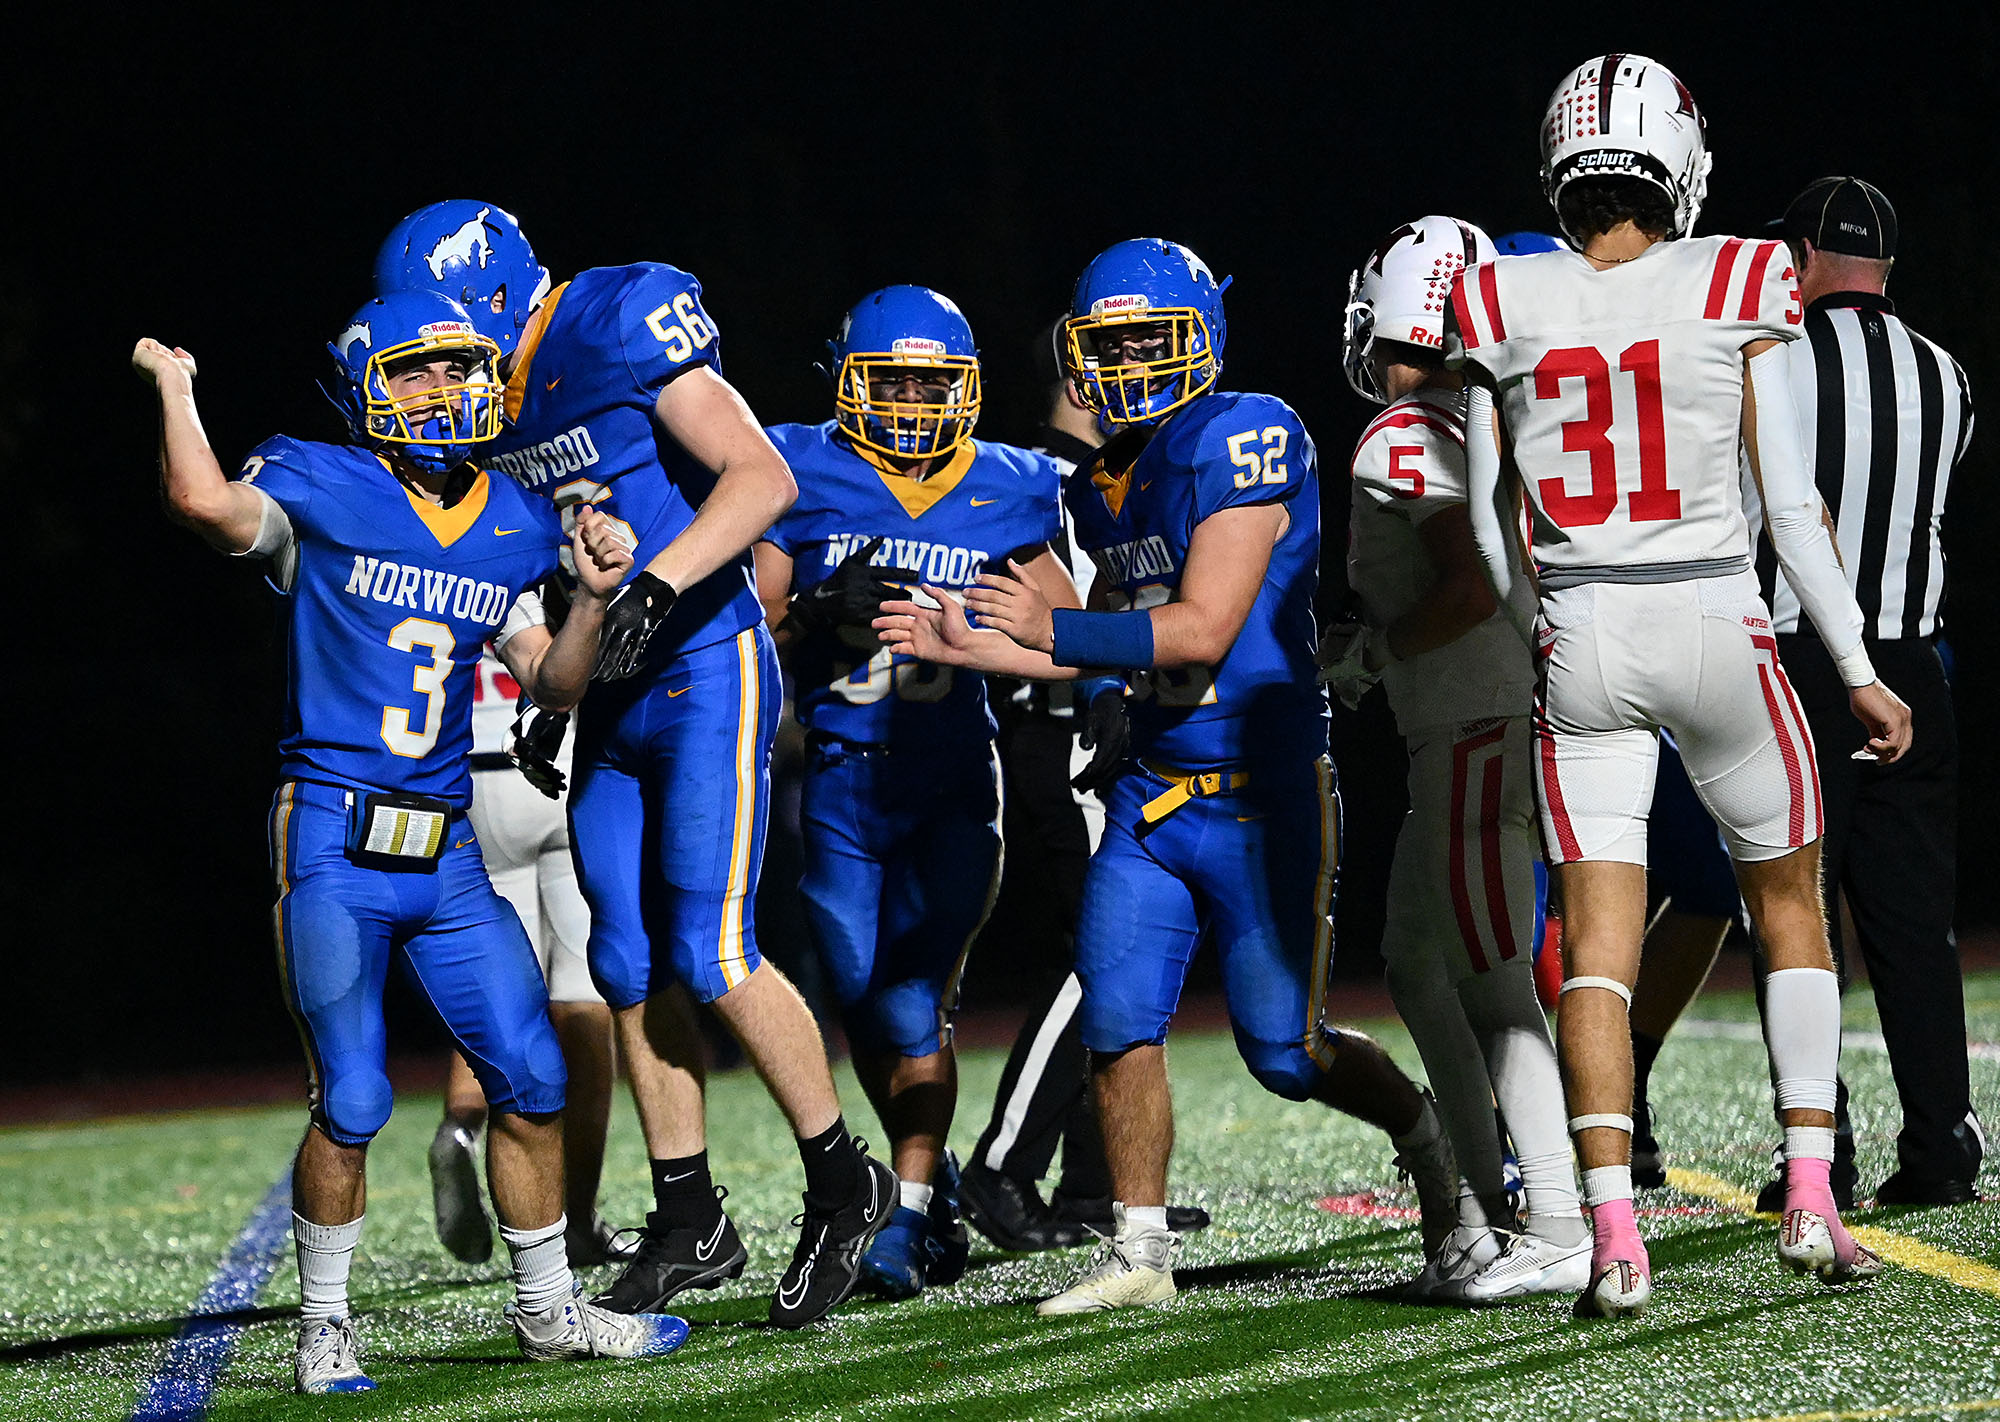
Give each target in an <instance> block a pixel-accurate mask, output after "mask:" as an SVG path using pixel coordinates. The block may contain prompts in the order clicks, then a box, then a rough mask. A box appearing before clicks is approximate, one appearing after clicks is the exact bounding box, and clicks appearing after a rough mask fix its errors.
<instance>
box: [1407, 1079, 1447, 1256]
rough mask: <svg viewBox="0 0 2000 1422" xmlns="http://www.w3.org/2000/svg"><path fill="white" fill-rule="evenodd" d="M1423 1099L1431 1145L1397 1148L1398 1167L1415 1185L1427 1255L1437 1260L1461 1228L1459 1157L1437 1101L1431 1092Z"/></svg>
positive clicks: (1426, 1093) (1425, 1254)
mask: <svg viewBox="0 0 2000 1422" xmlns="http://www.w3.org/2000/svg"><path fill="white" fill-rule="evenodd" d="M1423 1098H1424V1115H1426V1116H1429V1117H1430V1119H1431V1129H1432V1135H1431V1140H1430V1144H1428V1145H1421V1146H1411V1147H1409V1148H1408V1149H1405V1150H1399V1151H1397V1152H1396V1168H1397V1169H1398V1170H1400V1171H1402V1172H1403V1173H1404V1174H1405V1175H1407V1176H1409V1177H1410V1183H1411V1184H1412V1185H1414V1186H1416V1189H1417V1207H1418V1209H1419V1210H1420V1211H1421V1212H1422V1214H1423V1232H1424V1257H1425V1258H1426V1259H1435V1258H1437V1256H1438V1251H1439V1250H1441V1249H1443V1248H1444V1242H1445V1240H1446V1239H1447V1238H1449V1237H1450V1235H1451V1232H1452V1231H1453V1230H1454V1229H1456V1228H1458V1159H1457V1157H1456V1156H1454V1155H1453V1154H1452V1151H1451V1137H1449V1136H1447V1135H1446V1134H1445V1133H1444V1126H1443V1124H1442V1123H1441V1122H1440V1121H1439V1120H1438V1114H1437V1102H1436V1101H1435V1100H1434V1099H1432V1097H1431V1094H1430V1092H1428V1091H1426V1092H1424V1093H1423ZM1419 1124H1421V1118H1420V1120H1419Z"/></svg>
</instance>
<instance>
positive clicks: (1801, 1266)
mask: <svg viewBox="0 0 2000 1422" xmlns="http://www.w3.org/2000/svg"><path fill="white" fill-rule="evenodd" d="M1851 1242H1852V1243H1853V1245H1854V1255H1853V1257H1852V1258H1850V1259H1845V1260H1843V1259H1842V1258H1841V1257H1840V1249H1839V1246H1838V1245H1837V1244H1836V1243H1835V1242H1834V1237H1833V1227H1832V1226H1831V1225H1829V1224H1828V1223H1827V1222H1826V1219H1825V1218H1824V1217H1823V1216H1821V1215H1820V1214H1818V1213H1817V1212H1815V1211H1813V1210H1787V1211H1785V1218H1784V1221H1783V1222H1782V1223H1781V1224H1780V1225H1779V1226H1778V1258H1779V1260H1780V1261H1781V1262H1782V1263H1783V1264H1784V1265H1785V1267H1786V1268H1788V1269H1790V1270H1792V1272H1794V1273H1796V1274H1814V1275H1817V1276H1818V1278H1819V1280H1820V1282H1821V1283H1825V1284H1846V1283H1852V1282H1853V1281H1855V1280H1857V1279H1872V1278H1874V1277H1875V1276H1876V1275H1877V1274H1879V1273H1881V1272H1882V1268H1883V1264H1882V1256H1881V1255H1879V1254H1877V1253H1876V1252H1875V1251H1874V1250H1872V1249H1870V1248H1869V1247H1868V1246H1867V1245H1865V1244H1863V1243H1861V1241H1859V1240H1852V1241H1851Z"/></svg>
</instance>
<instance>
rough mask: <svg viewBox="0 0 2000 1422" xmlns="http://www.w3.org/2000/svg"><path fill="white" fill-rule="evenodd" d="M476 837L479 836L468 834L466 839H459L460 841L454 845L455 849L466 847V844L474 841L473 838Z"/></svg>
mask: <svg viewBox="0 0 2000 1422" xmlns="http://www.w3.org/2000/svg"><path fill="white" fill-rule="evenodd" d="M475 838H477V836H476V835H468V836H466V837H465V838H464V839H461V840H459V841H458V842H457V843H456V844H454V845H452V848H453V849H463V848H465V846H466V845H468V844H470V843H472V841H473V840H474V839H475Z"/></svg>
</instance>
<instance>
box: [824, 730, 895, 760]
mask: <svg viewBox="0 0 2000 1422" xmlns="http://www.w3.org/2000/svg"><path fill="white" fill-rule="evenodd" d="M806 749H807V750H809V751H818V752H820V753H822V754H824V755H831V756H849V755H887V754H889V751H890V749H891V747H890V745H889V743H888V742H887V741H850V740H848V739H846V738H845V737H843V736H835V735H829V734H828V733H827V732H825V731H807V732H806Z"/></svg>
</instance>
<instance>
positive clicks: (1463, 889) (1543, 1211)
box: [1324, 216, 1590, 1303]
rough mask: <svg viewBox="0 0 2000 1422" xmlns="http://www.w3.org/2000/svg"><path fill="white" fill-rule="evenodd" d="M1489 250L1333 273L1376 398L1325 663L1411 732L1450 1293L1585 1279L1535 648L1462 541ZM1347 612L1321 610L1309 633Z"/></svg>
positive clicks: (1389, 935)
mask: <svg viewBox="0 0 2000 1422" xmlns="http://www.w3.org/2000/svg"><path fill="white" fill-rule="evenodd" d="M1494 255H1495V253H1494V250H1493V243H1492V242H1491V241H1489V240H1488V239H1487V236H1486V234H1485V233H1484V232H1481V231H1480V230H1479V229H1478V228H1476V227H1473V226H1471V225H1470V224H1468V223H1465V222H1461V221H1458V220H1457V219H1456V218H1451V217H1435V216H1434V217H1421V218H1418V219H1417V220H1416V221H1415V222H1413V223H1406V224H1405V225H1403V226H1401V227H1399V228H1397V229H1396V230H1395V231H1394V232H1392V233H1390V234H1389V235H1388V236H1387V237H1385V238H1384V239H1383V240H1382V241H1381V243H1380V244H1379V245H1378V246H1377V247H1376V248H1375V250H1374V251H1373V252H1372V253H1370V254H1369V257H1368V260H1367V261H1365V262H1364V263H1363V264H1362V265H1361V267H1360V269H1359V270H1357V271H1356V272H1355V273H1354V275H1353V278H1352V280H1351V281H1350V283H1349V292H1350V295H1349V300H1348V308H1347V323H1346V345H1345V364H1346V368H1347V378H1348V383H1349V384H1351V385H1352V386H1353V387H1354V389H1355V391H1356V392H1357V393H1358V394H1360V395H1362V396H1363V397H1364V398H1366V399H1370V400H1373V401H1375V402H1376V403H1378V404H1383V405H1387V406H1388V409H1387V410H1385V411H1384V412H1383V413H1382V415H1381V416H1380V417H1378V418H1377V419H1376V420H1375V421H1374V423H1372V424H1371V425H1369V427H1368V429H1367V431H1366V432H1365V433H1364V434H1363V435H1362V436H1361V442H1360V444H1359V445H1358V446H1357V447H1356V448H1355V451H1354V459H1353V463H1352V465H1351V469H1352V474H1353V483H1352V490H1353V518H1352V521H1351V523H1350V524H1349V534H1348V547H1347V571H1348V582H1349V583H1350V585H1351V586H1352V587H1353V588H1354V590H1355V592H1356V593H1357V594H1359V596H1360V598H1361V602H1362V606H1363V610H1364V613H1365V618H1364V621H1363V623H1362V625H1361V626H1360V628H1359V630H1358V632H1354V633H1353V635H1352V636H1351V638H1349V639H1348V640H1346V641H1345V645H1344V646H1342V647H1340V648H1339V650H1340V656H1339V659H1338V660H1337V661H1335V662H1334V663H1333V664H1332V665H1330V666H1328V667H1327V669H1326V675H1327V677H1328V679H1329V680H1330V681H1331V682H1332V683H1333V685H1334V690H1335V692H1336V693H1337V694H1339V695H1341V696H1342V698H1343V699H1344V700H1350V701H1351V700H1352V699H1353V692H1354V689H1355V687H1356V685H1357V684H1358V683H1359V682H1361V681H1362V680H1364V679H1367V680H1372V679H1373V678H1374V677H1375V676H1376V675H1377V674H1379V676H1380V678H1381V680H1382V681H1383V683H1384V684H1385V686H1386V688H1387V690H1388V693H1389V704H1390V706H1391V707H1392V708H1393V709H1394V711H1395V713H1396V725H1397V728H1398V729H1399V730H1400V731H1401V732H1402V733H1403V737H1404V739H1405V741H1406V742H1407V743H1408V746H1409V753H1410V772H1409V792H1410V813H1409V816H1408V818H1407V819H1406V820H1405V821H1404V823H1403V827H1402V831H1401V833H1400V834H1399V835H1398V836H1397V840H1396V859H1395V866H1394V868H1393V869H1392V870H1391V872H1390V878H1389V918H1388V923H1387V926H1386V929H1385V931H1384V934H1383V939H1382V954H1383V957H1384V958H1386V959H1387V960H1388V965H1389V989H1390V995H1391V996H1392V997H1393V998H1394V999H1395V1003H1396V1010H1397V1011H1398V1012H1399V1013H1400V1014H1401V1015H1402V1018H1403V1021H1404V1023H1405V1024H1406V1025H1407V1026H1408V1027H1409V1030H1410V1035H1411V1036H1412V1037H1413V1038H1415V1040H1416V1043H1417V1049H1418V1051H1419V1052H1420V1053H1421V1054H1422V1056H1423V1059H1424V1069H1425V1071H1426V1072H1427V1073H1428V1074H1429V1076H1430V1079H1431V1087H1432V1089H1433V1090H1434V1091H1435V1092H1436V1094H1437V1100H1438V1112H1439V1114H1440V1115H1441V1116H1442V1117H1443V1118H1444V1122H1445V1128H1446V1130H1447V1131H1448V1132H1449V1133H1450V1135H1451V1143H1452V1149H1453V1151H1454V1152H1455V1153H1456V1155H1457V1157H1458V1163H1459V1169H1460V1171H1461V1172H1462V1173H1463V1175H1464V1177H1465V1184H1464V1187H1463V1193H1462V1194H1461V1196H1460V1200H1459V1221H1458V1226H1457V1228H1456V1229H1454V1230H1453V1231H1452V1232H1451V1234H1450V1236H1449V1237H1448V1238H1447V1240H1446V1241H1445V1244H1444V1246H1443V1248H1441V1249H1440V1250H1439V1251H1437V1253H1436V1254H1434V1255H1433V1256H1432V1257H1431V1258H1430V1259H1429V1261H1428V1262H1427V1263H1426V1265H1425V1268H1424V1272H1423V1274H1422V1275H1420V1276H1419V1277H1418V1279H1417V1281H1416V1283H1415V1284H1414V1285H1412V1290H1411V1291H1412V1293H1413V1294H1415V1295H1417V1296H1419V1297H1423V1298H1429V1299H1434V1300H1437V1301H1440V1302H1451V1303H1484V1302H1492V1301H1494V1300H1497V1299H1503V1298H1515V1297H1520V1296H1522V1295H1526V1294H1530V1293H1549V1292H1567V1293H1575V1292H1578V1291H1580V1290H1582V1289H1583V1288H1584V1286H1585V1285H1587V1284H1588V1283H1589V1282H1590V1276H1589V1269H1590V1231H1589V1229H1588V1228H1587V1227H1586V1226H1585V1224H1584V1222H1583V1215H1582V1212H1581V1210H1580V1209H1579V1208H1578V1203H1577V1189H1576V1170H1575V1166H1574V1165H1573V1164H1572V1162H1571V1158H1570V1145H1569V1137H1568V1134H1567V1132H1566V1131H1565V1129H1564V1124H1563V1098H1562V1080H1561V1077H1560V1075H1559V1074H1558V1072H1557V1068H1556V1053H1555V1044H1554V1042H1552V1041H1551V1040H1550V1038H1549V1027H1548V1019H1547V1018H1546V1017H1544V1016H1543V1014H1542V1008H1541V1004H1540V1002H1538V1001H1537V1000H1536V997H1535V976H1534V936H1535V931H1536V919H1537V917H1538V912H1537V910H1538V907H1539V903H1540V893H1539V887H1538V885H1537V883H1536V873H1535V861H1536V859H1537V857H1538V854H1537V849H1536V831H1535V824H1534V801H1533V791H1532V790H1531V789H1530V788H1529V772H1530V766H1531V764H1532V762H1531V760H1530V757H1529V744H1528V740H1529V735H1528V711H1529V708H1530V706H1531V705H1532V703H1533V699H1534V679H1535V676H1534V667H1533V664H1532V662H1531V660H1530V658H1529V656H1528V652H1527V649H1526V648H1525V647H1523V646H1522V645H1521V639H1520V638H1519V637H1518V636H1517V635H1515V633H1514V630H1513V629H1512V628H1511V627H1509V626H1508V625H1507V622H1506V619H1505V618H1504V617H1503V616H1502V615H1501V614H1500V612H1499V610H1498V609H1497V608H1496V607H1495V606H1494V601H1493V593H1492V590H1491V589H1490V588H1489V587H1488V586H1487V583H1486V576H1485V572H1484V570H1483V568H1482V567H1481V565H1480V561H1479V552H1478V549H1477V548H1476V547H1474V545H1473V542H1472V525H1471V520H1470V518H1469V517H1468V515H1467V513H1466V504H1465V396H1464V393H1463V385H1464V378H1463V376H1462V375H1461V374H1460V373H1459V372H1457V371H1452V370H1447V369H1446V368H1445V360H1444V355H1445V352H1444V344H1445V342H1444V326H1445V323H1444V314H1445V306H1446V304H1447V302H1448V301H1449V299H1450V296H1451V289H1452V284H1453V281H1454V279H1455V278H1456V277H1457V275H1458V273H1459V272H1460V271H1461V270H1463V269H1464V268H1466V267H1470V266H1474V265H1476V264H1477V263H1479V262H1482V261H1491V260H1492V259H1493V257H1494ZM1347 630H1351V629H1343V628H1341V627H1339V626H1336V627H1335V628H1334V629H1333V630H1332V631H1331V632H1330V633H1329V636H1328V641H1327V643H1326V644H1324V649H1325V650H1327V651H1333V650H1334V649H1335V645H1336V644H1337V643H1338V642H1339V641H1340V640H1341V637H1342V633H1343V631H1347ZM1447 886H1448V892H1442V890H1445V889H1446V888H1447ZM1496 1099H1497V1100H1498V1102H1499V1104H1500V1109H1501V1111H1502V1113H1503V1114H1504V1115H1505V1116H1506V1119H1507V1127H1508V1132H1509V1134H1510V1135H1511V1136H1512V1137H1513V1139H1514V1146H1515V1151H1516V1154H1517V1156H1518V1159H1519V1161H1520V1168H1521V1181H1522V1186H1523V1193H1524V1194H1525V1196H1526V1204H1527V1219H1528V1223H1527V1227H1526V1229H1525V1230H1523V1231H1515V1230H1514V1229H1512V1228H1511V1226H1512V1225H1513V1224H1514V1220H1513V1211H1512V1208H1511V1206H1510V1203H1509V1200H1508V1192H1507V1187H1506V1185H1505V1183H1504V1181H1503V1170H1504V1167H1503V1164H1502V1160H1501V1151H1500V1138H1499V1132H1498V1130H1497V1129H1496V1123H1495V1121H1494V1115H1493V1105H1494V1102H1495V1100H1496Z"/></svg>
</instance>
